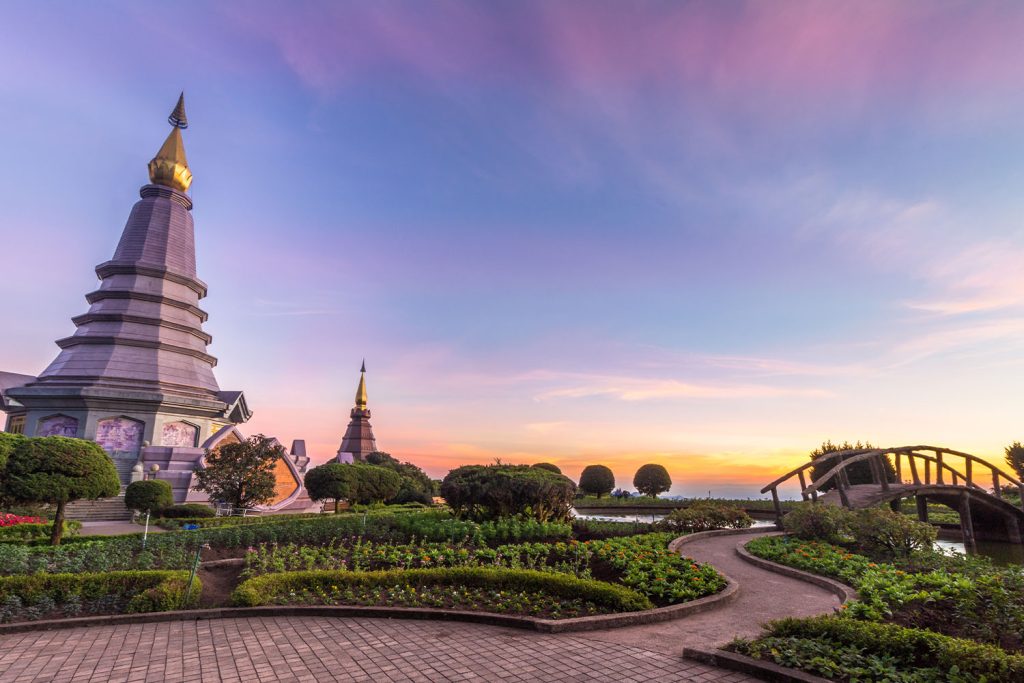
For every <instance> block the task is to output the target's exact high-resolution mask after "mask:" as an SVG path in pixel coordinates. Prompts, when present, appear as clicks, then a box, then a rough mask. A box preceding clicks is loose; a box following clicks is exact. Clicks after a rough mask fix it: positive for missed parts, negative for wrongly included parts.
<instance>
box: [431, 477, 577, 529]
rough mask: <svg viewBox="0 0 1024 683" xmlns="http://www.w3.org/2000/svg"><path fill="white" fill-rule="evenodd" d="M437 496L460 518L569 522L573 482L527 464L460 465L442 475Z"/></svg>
mask: <svg viewBox="0 0 1024 683" xmlns="http://www.w3.org/2000/svg"><path fill="white" fill-rule="evenodd" d="M441 495H442V496H443V497H444V499H445V501H446V502H447V503H448V505H449V507H451V509H452V511H454V512H455V514H456V515H458V516H460V517H461V516H465V517H469V518H471V519H476V520H488V519H500V518H503V517H511V516H515V515H523V516H526V517H532V518H533V519H535V520H537V521H539V522H548V521H569V518H570V510H571V509H572V501H573V497H574V496H575V495H576V484H574V483H573V481H572V480H571V479H569V478H568V477H566V476H564V475H561V474H555V473H554V472H550V471H548V470H545V469H541V468H537V467H530V466H528V465H501V464H498V465H464V466H463V467H458V468H456V469H454V470H452V471H451V472H449V473H448V475H447V476H446V477H445V478H444V481H443V482H442V483H441Z"/></svg>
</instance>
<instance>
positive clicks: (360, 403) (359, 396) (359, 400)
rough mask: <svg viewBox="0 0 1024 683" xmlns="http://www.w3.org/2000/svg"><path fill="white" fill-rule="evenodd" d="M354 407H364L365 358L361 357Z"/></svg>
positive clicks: (362, 408)
mask: <svg viewBox="0 0 1024 683" xmlns="http://www.w3.org/2000/svg"><path fill="white" fill-rule="evenodd" d="M356 408H359V409H360V410H365V409H366V359H365V358H364V359H363V367H362V369H361V370H360V371H359V388H358V389H356Z"/></svg>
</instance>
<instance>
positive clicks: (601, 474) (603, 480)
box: [580, 465, 615, 498]
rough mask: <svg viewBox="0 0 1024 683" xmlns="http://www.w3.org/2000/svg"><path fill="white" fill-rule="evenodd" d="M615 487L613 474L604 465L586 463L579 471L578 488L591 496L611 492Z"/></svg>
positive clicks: (599, 495)
mask: <svg viewBox="0 0 1024 683" xmlns="http://www.w3.org/2000/svg"><path fill="white" fill-rule="evenodd" d="M613 488H615V474H614V473H613V472H612V471H611V470H610V469H609V468H608V467H605V466H604V465H587V466H586V467H584V468H583V472H581V473H580V490H581V491H583V492H584V493H589V494H590V495H592V496H597V497H598V498H600V497H601V496H603V495H605V494H607V493H611V492H612V489H613Z"/></svg>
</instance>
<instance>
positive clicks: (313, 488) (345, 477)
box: [303, 462, 356, 512]
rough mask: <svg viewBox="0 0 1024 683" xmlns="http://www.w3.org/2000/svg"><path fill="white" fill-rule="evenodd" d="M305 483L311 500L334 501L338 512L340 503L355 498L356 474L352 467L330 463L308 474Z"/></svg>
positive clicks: (335, 509)
mask: <svg viewBox="0 0 1024 683" xmlns="http://www.w3.org/2000/svg"><path fill="white" fill-rule="evenodd" d="M303 483H304V485H305V487H306V493H308V494H309V497H310V498H312V499H313V500H316V501H321V500H333V501H334V511H335V512H337V511H338V503H339V502H341V501H342V500H348V499H350V498H352V497H353V495H352V494H353V492H354V491H355V488H356V473H355V470H354V469H353V468H352V466H351V465H347V464H342V463H338V462H328V463H325V464H323V465H320V466H319V467H314V468H313V469H311V470H309V471H308V472H306V477H305V480H304V482H303Z"/></svg>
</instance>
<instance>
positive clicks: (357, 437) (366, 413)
mask: <svg viewBox="0 0 1024 683" xmlns="http://www.w3.org/2000/svg"><path fill="white" fill-rule="evenodd" d="M350 416H351V420H350V421H349V423H348V428H347V429H346V430H345V436H343V437H342V439H341V446H340V447H339V448H338V454H337V456H335V460H336V461H337V462H359V461H361V460H363V459H364V458H365V457H366V456H367V455H369V454H370V453H373V452H374V451H376V450H377V440H376V439H375V438H373V428H372V427H371V426H370V409H369V408H367V407H366V361H363V367H362V368H361V369H360V371H359V386H358V387H357V388H356V405H355V407H354V408H352V412H351V413H350Z"/></svg>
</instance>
